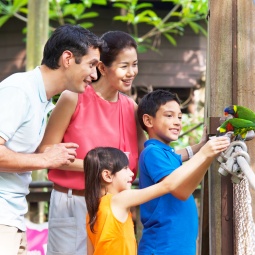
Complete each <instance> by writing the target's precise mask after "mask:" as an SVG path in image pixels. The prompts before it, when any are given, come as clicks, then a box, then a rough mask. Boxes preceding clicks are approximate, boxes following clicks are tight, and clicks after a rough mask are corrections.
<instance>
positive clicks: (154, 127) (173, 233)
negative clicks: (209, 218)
mask: <svg viewBox="0 0 255 255" xmlns="http://www.w3.org/2000/svg"><path fill="white" fill-rule="evenodd" d="M137 74H138V58H137V44H136V42H135V40H134V39H133V38H132V37H131V36H130V35H129V34H128V33H125V32H123V31H109V32H106V33H104V34H103V35H102V36H101V37H98V36H96V35H95V34H94V33H92V32H91V31H89V30H87V29H84V28H81V27H79V26H75V25H63V26H60V27H58V28H57V29H56V30H55V31H54V32H53V34H52V35H51V37H50V38H49V39H48V41H47V43H46V45H45V47H44V52H43V59H42V62H41V65H40V66H38V67H36V68H35V69H34V70H32V71H27V72H23V73H16V74H13V75H11V76H9V77H7V78H6V79H5V80H3V81H2V82H1V83H0V108H1V109H2V110H1V114H0V208H1V209H0V254H5V255H16V254H19V255H24V254H26V253H27V241H26V226H25V221H24V215H25V214H26V213H27V201H26V195H27V194H28V193H29V183H30V182H31V171H34V170H39V169H44V168H45V169H48V170H49V173H48V178H49V180H50V181H52V182H53V191H52V194H51V201H50V211H49V236H48V245H47V255H84V254H87V255H92V254H94V255H107V254H111V255H118V254H120V255H135V254H139V255H151V254H154V255H168V254H171V255H195V254H196V240H197V232H198V215H197V208H196V204H195V201H194V198H193V196H192V193H193V191H194V190H195V189H196V187H197V186H198V184H199V183H200V182H201V180H202V179H203V176H204V174H205V173H206V171H207V169H208V167H209V166H210V164H211V163H212V161H213V160H214V159H215V158H216V157H217V156H218V155H219V154H220V153H221V152H222V151H224V150H226V149H227V147H228V146H229V139H228V138H227V137H224V136H221V137H217V138H215V139H211V140H209V141H207V139H206V129H205V132H204V135H203V137H202V139H201V141H200V143H198V144H196V145H193V146H188V147H187V148H184V149H182V150H179V151H175V150H174V149H173V148H172V147H171V146H169V143H170V142H172V141H176V140H177V139H178V136H179V134H180V132H181V128H182V112H181V107H180V101H179V99H178V96H177V95H176V94H173V93H171V92H169V91H166V90H155V91H153V92H150V93H148V94H146V95H145V96H144V97H143V98H142V100H141V101H140V102H139V104H138V105H137V104H136V103H135V102H134V100H133V99H131V98H130V97H129V96H127V95H126V93H127V92H128V91H129V90H130V89H131V86H132V83H133V80H134V79H135V77H136V75H137ZM57 94H61V96H60V98H59V100H58V102H57V103H56V105H55V106H54V105H53V103H52V101H51V98H52V97H53V96H54V95H57ZM53 108H54V109H53ZM51 110H53V111H52V113H51V115H50V118H49V119H48V113H49V112H50V111H51ZM145 134H147V136H146V135H145ZM184 161H185V163H183V162H184ZM138 169H139V182H140V183H139V186H140V189H131V186H132V182H133V181H134V179H135V178H136V177H137V174H138ZM137 205H141V222H142V224H143V234H142V238H141V240H140V242H139V244H137V242H136V238H135V233H134V225H133V220H132V217H131V212H130V208H131V207H133V206H137Z"/></svg>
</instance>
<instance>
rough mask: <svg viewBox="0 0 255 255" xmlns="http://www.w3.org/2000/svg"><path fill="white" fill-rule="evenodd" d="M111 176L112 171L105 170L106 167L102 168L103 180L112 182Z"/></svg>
mask: <svg viewBox="0 0 255 255" xmlns="http://www.w3.org/2000/svg"><path fill="white" fill-rule="evenodd" d="M112 177H113V176H112V173H111V172H110V171H109V170H107V169H104V170H103V171H102V178H103V180H104V181H105V182H107V183H111V182H112V179H113V178H112Z"/></svg>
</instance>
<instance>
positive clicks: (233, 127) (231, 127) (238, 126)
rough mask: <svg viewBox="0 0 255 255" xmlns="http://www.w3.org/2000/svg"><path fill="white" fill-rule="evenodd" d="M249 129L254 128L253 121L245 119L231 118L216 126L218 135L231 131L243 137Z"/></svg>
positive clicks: (254, 123)
mask: <svg viewBox="0 0 255 255" xmlns="http://www.w3.org/2000/svg"><path fill="white" fill-rule="evenodd" d="M249 130H255V122H252V121H250V120H246V119H240V118H232V119H228V120H226V121H224V122H223V123H222V124H221V126H220V127H219V128H218V132H219V134H218V135H223V134H225V133H227V132H230V131H233V132H234V135H240V136H241V137H242V138H244V137H245V136H246V133H247V132H248V131H249Z"/></svg>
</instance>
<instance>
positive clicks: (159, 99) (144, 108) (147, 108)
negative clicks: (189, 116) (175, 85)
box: [137, 89, 180, 131]
mask: <svg viewBox="0 0 255 255" xmlns="http://www.w3.org/2000/svg"><path fill="white" fill-rule="evenodd" d="M170 101H176V102H177V103H178V104H180V100H179V98H178V96H177V95H176V94H174V93H172V92H170V91H167V90H163V89H157V90H154V91H152V92H150V93H148V94H146V95H145V96H144V97H143V98H142V99H141V101H140V102H139V104H138V109H137V116H138V121H139V123H140V125H141V127H142V129H143V130H145V131H147V127H146V126H145V125H144V123H143V115H144V114H148V115H150V116H152V117H155V116H156V113H157V111H158V109H159V108H160V106H161V105H164V104H166V103H167V102H170Z"/></svg>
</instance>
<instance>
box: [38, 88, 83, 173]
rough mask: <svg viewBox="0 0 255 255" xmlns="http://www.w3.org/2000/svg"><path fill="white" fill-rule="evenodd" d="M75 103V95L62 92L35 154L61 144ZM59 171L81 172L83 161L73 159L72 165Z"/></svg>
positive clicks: (69, 92)
mask: <svg viewBox="0 0 255 255" xmlns="http://www.w3.org/2000/svg"><path fill="white" fill-rule="evenodd" d="M77 102H78V94H77V93H74V92H71V91H64V92H62V94H61V96H60V97H59V99H58V102H57V104H56V107H55V108H54V110H53V111H52V113H51V115H50V118H49V122H48V124H47V127H46V130H45V134H44V137H43V140H42V142H41V144H40V145H39V147H38V148H37V152H43V151H44V150H45V148H46V147H51V146H53V145H54V144H58V143H61V142H62V140H63V137H64V134H65V132H66V129H67V127H68V125H69V123H70V120H71V118H72V115H73V113H74V111H75V109H76V105H77ZM59 169H62V170H73V171H81V172H83V160H82V159H75V160H74V161H73V163H71V164H69V165H68V166H63V167H61V168H59Z"/></svg>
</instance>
